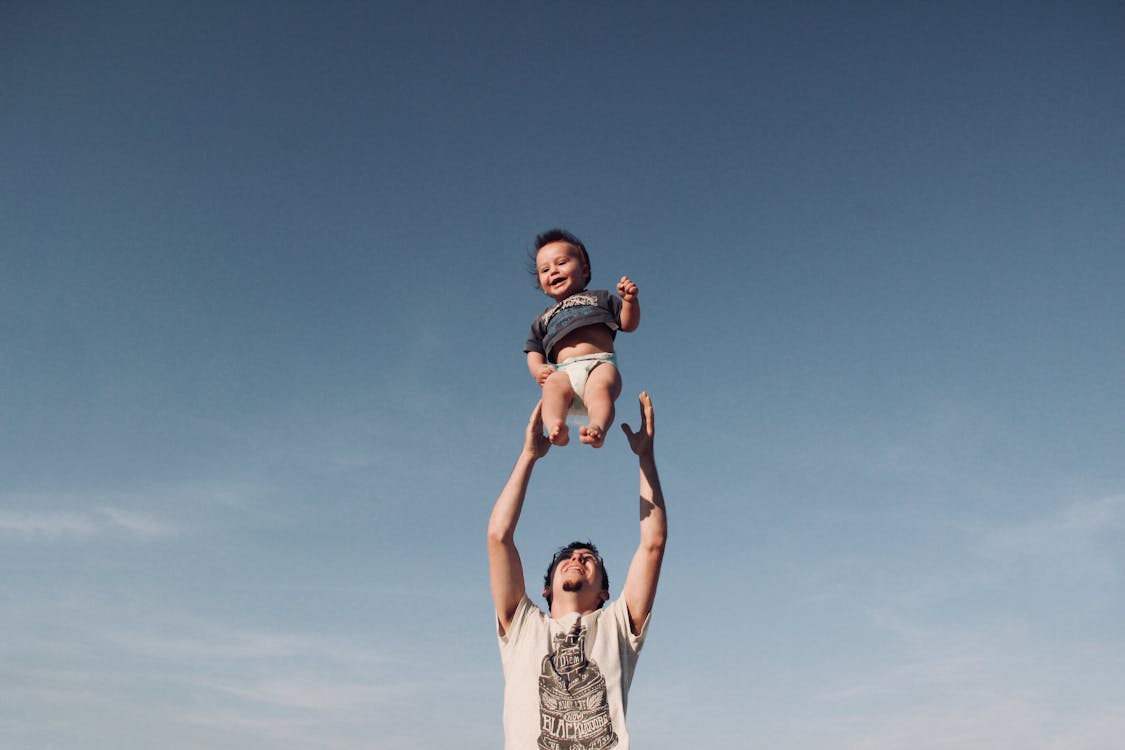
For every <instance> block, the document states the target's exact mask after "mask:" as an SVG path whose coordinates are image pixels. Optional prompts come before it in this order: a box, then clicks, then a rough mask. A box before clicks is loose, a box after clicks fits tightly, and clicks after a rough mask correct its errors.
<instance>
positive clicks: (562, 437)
mask: <svg viewBox="0 0 1125 750" xmlns="http://www.w3.org/2000/svg"><path fill="white" fill-rule="evenodd" d="M573 400H574V391H573V389H571V387H570V377H569V376H568V375H567V374H566V373H565V372H554V373H551V377H549V378H547V380H546V381H545V382H544V383H543V427H544V429H546V430H547V439H548V440H550V441H551V445H566V444H567V443H569V442H570V428H569V427H567V425H566V413H567V412H568V411H569V410H570V403H571V401H573Z"/></svg>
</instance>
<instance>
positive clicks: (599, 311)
mask: <svg viewBox="0 0 1125 750" xmlns="http://www.w3.org/2000/svg"><path fill="white" fill-rule="evenodd" d="M535 250H536V252H535V272H536V276H537V278H538V280H539V288H540V289H542V290H543V292H544V293H545V294H546V295H547V296H548V297H550V298H552V299H553V300H555V304H554V305H552V306H551V307H549V308H547V309H546V310H544V311H543V312H542V313H541V314H540V315H539V317H537V318H536V319H535V322H534V323H532V324H531V334H530V335H529V336H528V339H527V343H526V344H524V347H523V350H524V351H525V352H527V369H528V370H529V371H530V372H531V377H533V378H535V380H536V381H537V382H538V383H539V385H540V386H542V388H543V425H544V427H545V428H546V430H547V437H548V439H549V440H550V441H551V443H552V444H553V445H566V444H567V443H569V442H570V428H569V427H567V424H566V416H567V413H568V412H570V413H572V414H577V415H581V414H583V413H585V414H587V415H588V416H589V418H590V421H589V423H588V424H585V425H583V426H582V427H580V428H579V430H578V435H579V439H580V440H581V441H582V442H583V443H586V444H587V445H592V446H593V447H595V448H601V447H602V444H603V443H604V442H605V436H606V431H607V430H608V429H609V427H610V425H611V424H613V416H614V408H613V404H614V402H615V401H616V400H617V396H618V395H619V394H620V393H621V375H620V374H619V373H618V372H617V359H616V357H615V356H614V353H613V339H614V337H615V336H616V335H617V331H618V330H619V329H620V330H622V331H635V330H636V329H637V325H638V324H640V322H641V306H640V303H638V302H637V285H636V284H634V283H633V282H632V281H630V280H629V277H627V276H622V277H621V281H619V282H618V283H617V293H618V294H620V295H621V296H620V298H618V297H616V296H614V295H613V294H610V293H609V292H608V291H605V290H595V291H588V290H587V289H586V285H587V284H589V283H590V256H589V255H588V254H587V253H586V248H585V246H584V245H583V244H582V243H581V242H580V241H579V239H578V238H577V237H575V236H574V235H573V234H571V233H570V232H567V231H565V230H562V229H551V230H549V231H547V232H544V233H543V234H541V235H539V236H538V237H536V238H535Z"/></svg>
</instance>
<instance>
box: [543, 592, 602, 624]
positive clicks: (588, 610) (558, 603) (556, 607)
mask: <svg viewBox="0 0 1125 750" xmlns="http://www.w3.org/2000/svg"><path fill="white" fill-rule="evenodd" d="M600 603H601V602H600V601H594V602H583V601H579V599H578V597H576V596H567V597H562V596H559V595H556V596H555V599H554V601H553V602H551V619H552V620H558V619H560V618H562V617H566V616H567V615H569V614H571V613H572V612H577V613H578V614H580V615H582V616H586V615H588V614H592V613H594V612H597V611H598V609H599V607H598V605H599V604H600Z"/></svg>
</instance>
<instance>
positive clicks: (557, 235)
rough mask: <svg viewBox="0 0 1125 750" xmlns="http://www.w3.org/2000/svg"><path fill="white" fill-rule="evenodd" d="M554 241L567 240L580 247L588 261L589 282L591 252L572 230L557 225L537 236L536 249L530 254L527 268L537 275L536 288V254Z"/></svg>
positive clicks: (588, 280)
mask: <svg viewBox="0 0 1125 750" xmlns="http://www.w3.org/2000/svg"><path fill="white" fill-rule="evenodd" d="M552 242H565V243H567V244H569V245H574V246H575V247H576V248H578V252H580V253H582V260H584V261H585V262H586V283H587V284H589V283H590V278H591V275H590V274H591V270H590V254H589V253H588V252H586V246H585V245H583V244H582V240H580V239H578V238H577V237H575V236H574V235H573V234H571V233H570V232H568V231H566V230H565V229H560V228H558V227H555V228H554V229H548V230H547V231H546V232H543V233H542V234H540V235H538V236H537V237H536V238H535V249H534V250H532V251H531V253H530V254H529V255H528V260H527V268H528V271H530V272H531V275H532V276H534V277H535V288H536V289H538V288H539V266H538V264H537V263H536V262H535V261H536V256H537V255H538V254H539V251H540V250H541V249H542V248H543V246H544V245H550V244H551V243H552Z"/></svg>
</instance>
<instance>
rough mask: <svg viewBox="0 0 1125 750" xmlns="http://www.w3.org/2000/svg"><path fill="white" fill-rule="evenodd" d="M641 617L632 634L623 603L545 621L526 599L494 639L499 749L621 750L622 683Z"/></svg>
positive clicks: (625, 744) (625, 685)
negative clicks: (499, 666) (499, 675)
mask: <svg viewBox="0 0 1125 750" xmlns="http://www.w3.org/2000/svg"><path fill="white" fill-rule="evenodd" d="M647 631H648V620H647V619H646V620H645V623H644V626H643V627H642V628H641V633H640V635H636V636H635V635H633V634H632V631H631V628H630V626H629V612H628V609H627V607H626V606H625V600H624V599H620V598H619V599H617V600H616V601H614V602H613V603H611V604H609V605H607V606H605V607H603V608H602V609H599V610H598V611H596V612H592V613H591V614H588V615H584V616H583V615H579V614H578V613H577V612H572V613H570V614H568V615H564V616H563V617H561V618H559V619H558V620H552V619H551V617H550V616H549V615H548V614H547V613H545V612H543V610H541V609H539V608H538V607H536V606H535V605H534V604H532V603H531V600H529V599H528V598H527V597H526V596H524V597H523V599H522V600H520V603H519V605H518V606H517V607H516V612H515V615H514V616H513V617H512V624H511V626H510V627H509V628H508V632H507V633H506V634H505V635H502V636H500V659H501V661H502V663H503V665H504V747H505V748H506V750H535V749H536V748H540V749H541V750H573V749H574V748H579V747H581V748H586V749H587V750H608V748H615V749H616V750H629V732H628V731H627V730H626V728H625V712H626V710H627V708H628V697H629V685H630V684H631V683H632V681H633V670H634V669H636V666H637V657H638V655H639V654H640V651H641V646H642V645H644V639H645V633H646V632H647Z"/></svg>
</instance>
